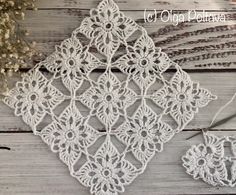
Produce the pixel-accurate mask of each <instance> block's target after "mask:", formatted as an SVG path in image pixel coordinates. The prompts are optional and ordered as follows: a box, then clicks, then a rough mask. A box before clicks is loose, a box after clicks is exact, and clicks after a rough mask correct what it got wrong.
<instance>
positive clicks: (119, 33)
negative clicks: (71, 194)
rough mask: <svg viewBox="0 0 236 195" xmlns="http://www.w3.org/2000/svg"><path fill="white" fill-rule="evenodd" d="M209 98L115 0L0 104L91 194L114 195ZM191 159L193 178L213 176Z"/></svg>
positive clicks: (99, 9) (94, 13)
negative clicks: (37, 138) (11, 109)
mask: <svg viewBox="0 0 236 195" xmlns="http://www.w3.org/2000/svg"><path fill="white" fill-rule="evenodd" d="M81 37H82V38H81ZM169 69H171V71H169V72H168V73H166V72H167V71H168V70H169ZM173 70H174V71H175V73H173ZM166 74H168V76H166ZM215 98H216V97H215V96H214V95H212V94H211V93H210V92H209V91H208V90H206V89H203V88H201V87H200V86H199V84H198V83H195V82H193V81H192V80H191V79H190V77H189V75H188V74H187V73H186V72H184V71H183V70H182V69H181V67H180V66H179V65H178V64H176V63H174V62H173V61H171V60H170V59H169V58H168V56H167V54H165V53H164V52H162V51H161V49H160V48H156V47H155V44H154V42H153V40H152V39H151V38H150V37H149V36H148V33H147V32H146V30H145V29H144V28H143V27H141V26H139V25H138V24H137V23H136V22H135V21H134V20H132V19H131V18H128V17H126V16H125V15H124V14H123V13H122V12H120V11H119V8H118V6H117V5H116V4H115V3H114V1H113V0H103V1H102V2H101V3H100V4H99V5H98V7H97V8H96V9H92V10H91V11H90V16H89V17H86V18H85V19H84V20H83V21H82V23H81V25H80V26H79V27H78V28H77V29H75V30H74V31H73V33H72V36H71V37H70V38H68V39H66V40H64V41H63V42H62V43H61V44H60V45H59V46H56V49H55V51H54V53H52V54H51V55H50V56H48V57H47V58H46V59H45V60H44V61H42V62H40V63H39V64H37V65H36V66H35V67H34V68H33V69H32V70H31V71H30V72H29V73H28V74H27V75H25V76H24V78H23V80H22V81H20V82H18V83H17V84H16V87H15V88H14V89H12V90H11V91H10V92H9V94H7V96H6V97H5V99H4V102H5V103H6V104H7V105H9V106H10V107H11V108H13V109H15V114H16V115H17V116H21V117H22V118H23V120H24V121H25V122H26V123H27V124H28V125H29V126H30V127H31V128H32V130H33V132H34V134H36V135H38V136H40V137H41V138H42V140H43V141H44V142H45V143H47V144H48V145H49V146H50V148H51V150H52V152H54V153H57V154H58V155H59V157H60V159H61V160H62V161H63V162H64V163H65V164H66V166H67V167H68V169H69V171H70V174H71V176H73V177H75V178H76V179H77V180H78V181H79V182H80V183H81V184H83V185H84V186H86V187H88V188H90V192H91V194H95V195H118V194H119V193H121V192H124V190H125V187H126V186H127V185H129V184H131V183H132V182H133V180H134V179H135V178H136V177H137V176H138V175H141V174H142V173H143V172H144V171H145V168H146V167H147V165H148V163H149V161H150V160H151V159H152V157H153V156H154V155H155V153H159V152H161V151H162V150H163V148H164V144H165V143H167V142H168V141H170V140H171V138H172V137H173V136H174V135H175V134H176V133H177V132H180V131H181V130H183V128H184V127H186V125H187V124H188V123H189V122H190V121H191V120H192V119H193V117H194V115H195V114H196V113H197V112H198V109H199V108H201V107H204V106H206V105H207V104H208V103H209V102H210V101H211V100H214V99H215ZM176 124H177V125H176ZM195 154H196V155H195ZM189 155H190V156H191V161H193V162H195V164H194V166H195V167H198V163H197V162H198V161H199V158H202V159H206V160H205V161H206V163H205V164H204V166H203V167H199V168H197V169H194V170H195V171H197V173H195V172H194V174H195V175H196V178H197V177H202V176H203V175H204V174H205V172H206V173H209V178H210V177H212V178H213V179H212V181H216V180H217V179H218V178H219V177H218V175H214V174H213V173H211V170H212V166H215V164H214V162H213V165H212V162H211V159H214V156H213V157H212V155H208V154H206V152H205V149H204V150H203V149H202V148H201V149H200V148H198V149H194V150H193V151H192V152H190V153H189ZM195 156H196V157H195ZM189 158H190V157H189ZM205 161H204V162H205ZM186 166H187V165H186ZM189 166H190V165H189ZM208 167H209V168H208ZM235 167H236V166H235ZM213 168H214V167H213ZM194 170H192V171H190V172H191V173H192V172H193V171H194ZM217 171H218V172H220V171H221V172H220V173H222V169H220V168H219V170H217ZM212 174H213V175H212ZM204 176H205V175H204Z"/></svg>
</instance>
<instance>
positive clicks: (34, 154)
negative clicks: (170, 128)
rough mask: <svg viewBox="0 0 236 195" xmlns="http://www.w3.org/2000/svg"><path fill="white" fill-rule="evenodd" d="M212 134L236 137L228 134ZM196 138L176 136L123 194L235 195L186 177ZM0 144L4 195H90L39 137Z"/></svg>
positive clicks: (10, 138) (10, 137) (11, 137)
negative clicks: (186, 156)
mask: <svg viewBox="0 0 236 195" xmlns="http://www.w3.org/2000/svg"><path fill="white" fill-rule="evenodd" d="M213 133H214V134H218V135H221V136H223V135H236V132H228V131H222V132H213ZM193 134H194V132H184V133H180V134H177V135H176V136H175V137H174V138H173V139H172V140H171V141H170V142H169V143H168V144H166V145H165V146H164V151H163V152H162V153H159V154H156V156H155V157H154V158H153V159H152V160H151V162H150V163H149V165H148V167H147V170H146V171H145V172H144V174H142V175H140V176H139V177H138V178H137V179H136V180H135V181H134V182H133V183H132V184H131V185H130V186H127V187H126V192H125V193H124V194H125V195H144V194H147V195H157V194H235V188H217V187H212V186H209V185H207V184H205V183H204V182H202V181H200V180H198V181H196V180H193V179H192V178H191V177H190V176H189V175H187V174H186V173H185V170H184V168H183V167H182V166H181V156H182V155H184V153H185V152H186V151H187V150H188V149H189V148H190V146H191V145H193V144H199V143H201V142H202V137H201V136H197V137H195V138H193V139H190V140H188V141H186V139H187V138H188V137H190V136H192V135H193ZM0 143H1V145H3V146H8V147H9V148H10V150H0V156H1V165H0V183H1V188H0V194H1V195H16V194H17V195H35V194H37V195H78V194H79V195H89V192H88V189H87V188H85V187H83V186H82V185H81V184H80V183H79V182H78V181H77V180H76V179H75V178H72V177H71V176H70V175H69V171H68V169H67V167H66V166H65V165H64V164H63V163H62V162H61V161H59V159H58V157H57V155H56V154H53V153H52V152H51V151H50V149H49V148H48V146H47V145H46V144H44V143H43V142H42V141H41V139H40V137H37V136H34V135H32V134H30V133H21V134H5V133H4V134H1V136H0Z"/></svg>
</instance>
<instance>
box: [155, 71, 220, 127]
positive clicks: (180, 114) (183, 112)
mask: <svg viewBox="0 0 236 195" xmlns="http://www.w3.org/2000/svg"><path fill="white" fill-rule="evenodd" d="M213 99H216V96H213V95H212V94H211V93H210V92H209V91H208V90H207V89H203V88H200V87H199V84H198V83H194V82H192V81H191V79H190V77H189V75H188V74H187V73H186V72H184V71H182V70H177V73H176V74H175V75H174V77H173V78H172V79H171V81H170V82H167V83H165V85H164V87H163V88H162V89H160V90H159V91H157V92H156V93H154V94H153V101H154V102H155V103H156V104H157V105H158V106H160V107H162V108H164V109H165V113H166V114H170V115H171V116H172V117H173V118H174V119H175V121H176V122H177V124H178V129H177V131H181V130H182V129H183V128H184V127H185V126H186V125H187V124H188V123H189V121H191V120H192V119H193V117H194V114H195V113H197V112H198V109H199V108H201V107H204V106H206V105H207V104H208V103H209V101H211V100H213Z"/></svg>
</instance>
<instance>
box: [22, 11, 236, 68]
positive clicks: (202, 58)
mask: <svg viewBox="0 0 236 195" xmlns="http://www.w3.org/2000/svg"><path fill="white" fill-rule="evenodd" d="M88 13H89V12H88V10H78V9H76V10H70V9H62V10H39V11H37V12H32V11H28V12H27V17H26V20H25V21H24V22H23V23H22V25H23V26H24V27H25V28H26V29H28V30H29V32H30V36H29V37H28V38H27V39H28V40H29V41H36V42H37V46H36V50H37V51H39V52H41V53H42V54H44V55H43V56H42V57H40V58H38V59H37V60H36V61H40V60H42V59H43V58H45V56H47V55H49V54H50V53H52V52H53V51H54V50H55V49H54V47H55V45H58V44H60V42H61V41H62V40H64V39H66V38H68V37H69V36H70V35H71V33H72V31H73V30H74V29H75V28H77V27H78V26H79V25H80V23H81V21H82V20H83V19H84V17H86V16H88ZM143 13H144V12H143V11H138V12H133V11H126V12H125V14H126V15H127V16H130V17H131V18H133V19H134V20H136V21H137V22H138V23H139V24H140V25H141V26H143V27H145V28H146V29H147V31H148V33H149V35H150V36H151V37H152V38H153V40H154V42H155V44H156V46H157V47H161V48H162V50H163V51H165V52H166V53H167V54H168V55H169V57H170V58H171V59H172V60H174V61H176V62H177V63H179V64H180V65H181V66H182V67H183V68H184V69H227V68H229V69H232V68H236V61H235V57H234V56H235V53H236V41H235V37H236V31H235V30H236V22H235V21H236V13H235V12H233V13H226V12H222V13H223V14H226V15H227V17H226V22H207V23H197V22H196V21H190V22H184V23H180V24H179V25H178V26H174V25H173V23H172V22H167V23H164V22H161V21H160V19H158V20H157V21H156V22H153V23H146V22H144V19H143ZM209 13H210V12H209ZM211 13H212V12H211ZM214 14H219V12H214ZM79 38H80V39H81V40H82V41H83V40H84V38H83V37H81V36H79ZM133 38H134V36H132V37H131V40H132V39H133ZM29 66H32V65H29Z"/></svg>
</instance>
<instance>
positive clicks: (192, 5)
mask: <svg viewBox="0 0 236 195" xmlns="http://www.w3.org/2000/svg"><path fill="white" fill-rule="evenodd" d="M99 2H100V1H99V0H89V1H88V0H80V1H78V0H50V1H49V0H40V1H37V7H38V8H44V9H45V8H79V9H91V8H94V7H95V5H97V4H98V3H99ZM116 3H117V4H118V6H119V7H120V9H121V10H143V9H145V8H146V9H158V10H163V9H176V10H183V9H199V10H202V9H207V10H234V9H235V8H236V4H235V3H233V0H198V1H196V0H178V1H173V0H160V1H157V0H145V1H140V0H139V1H137V0H117V1H116Z"/></svg>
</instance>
